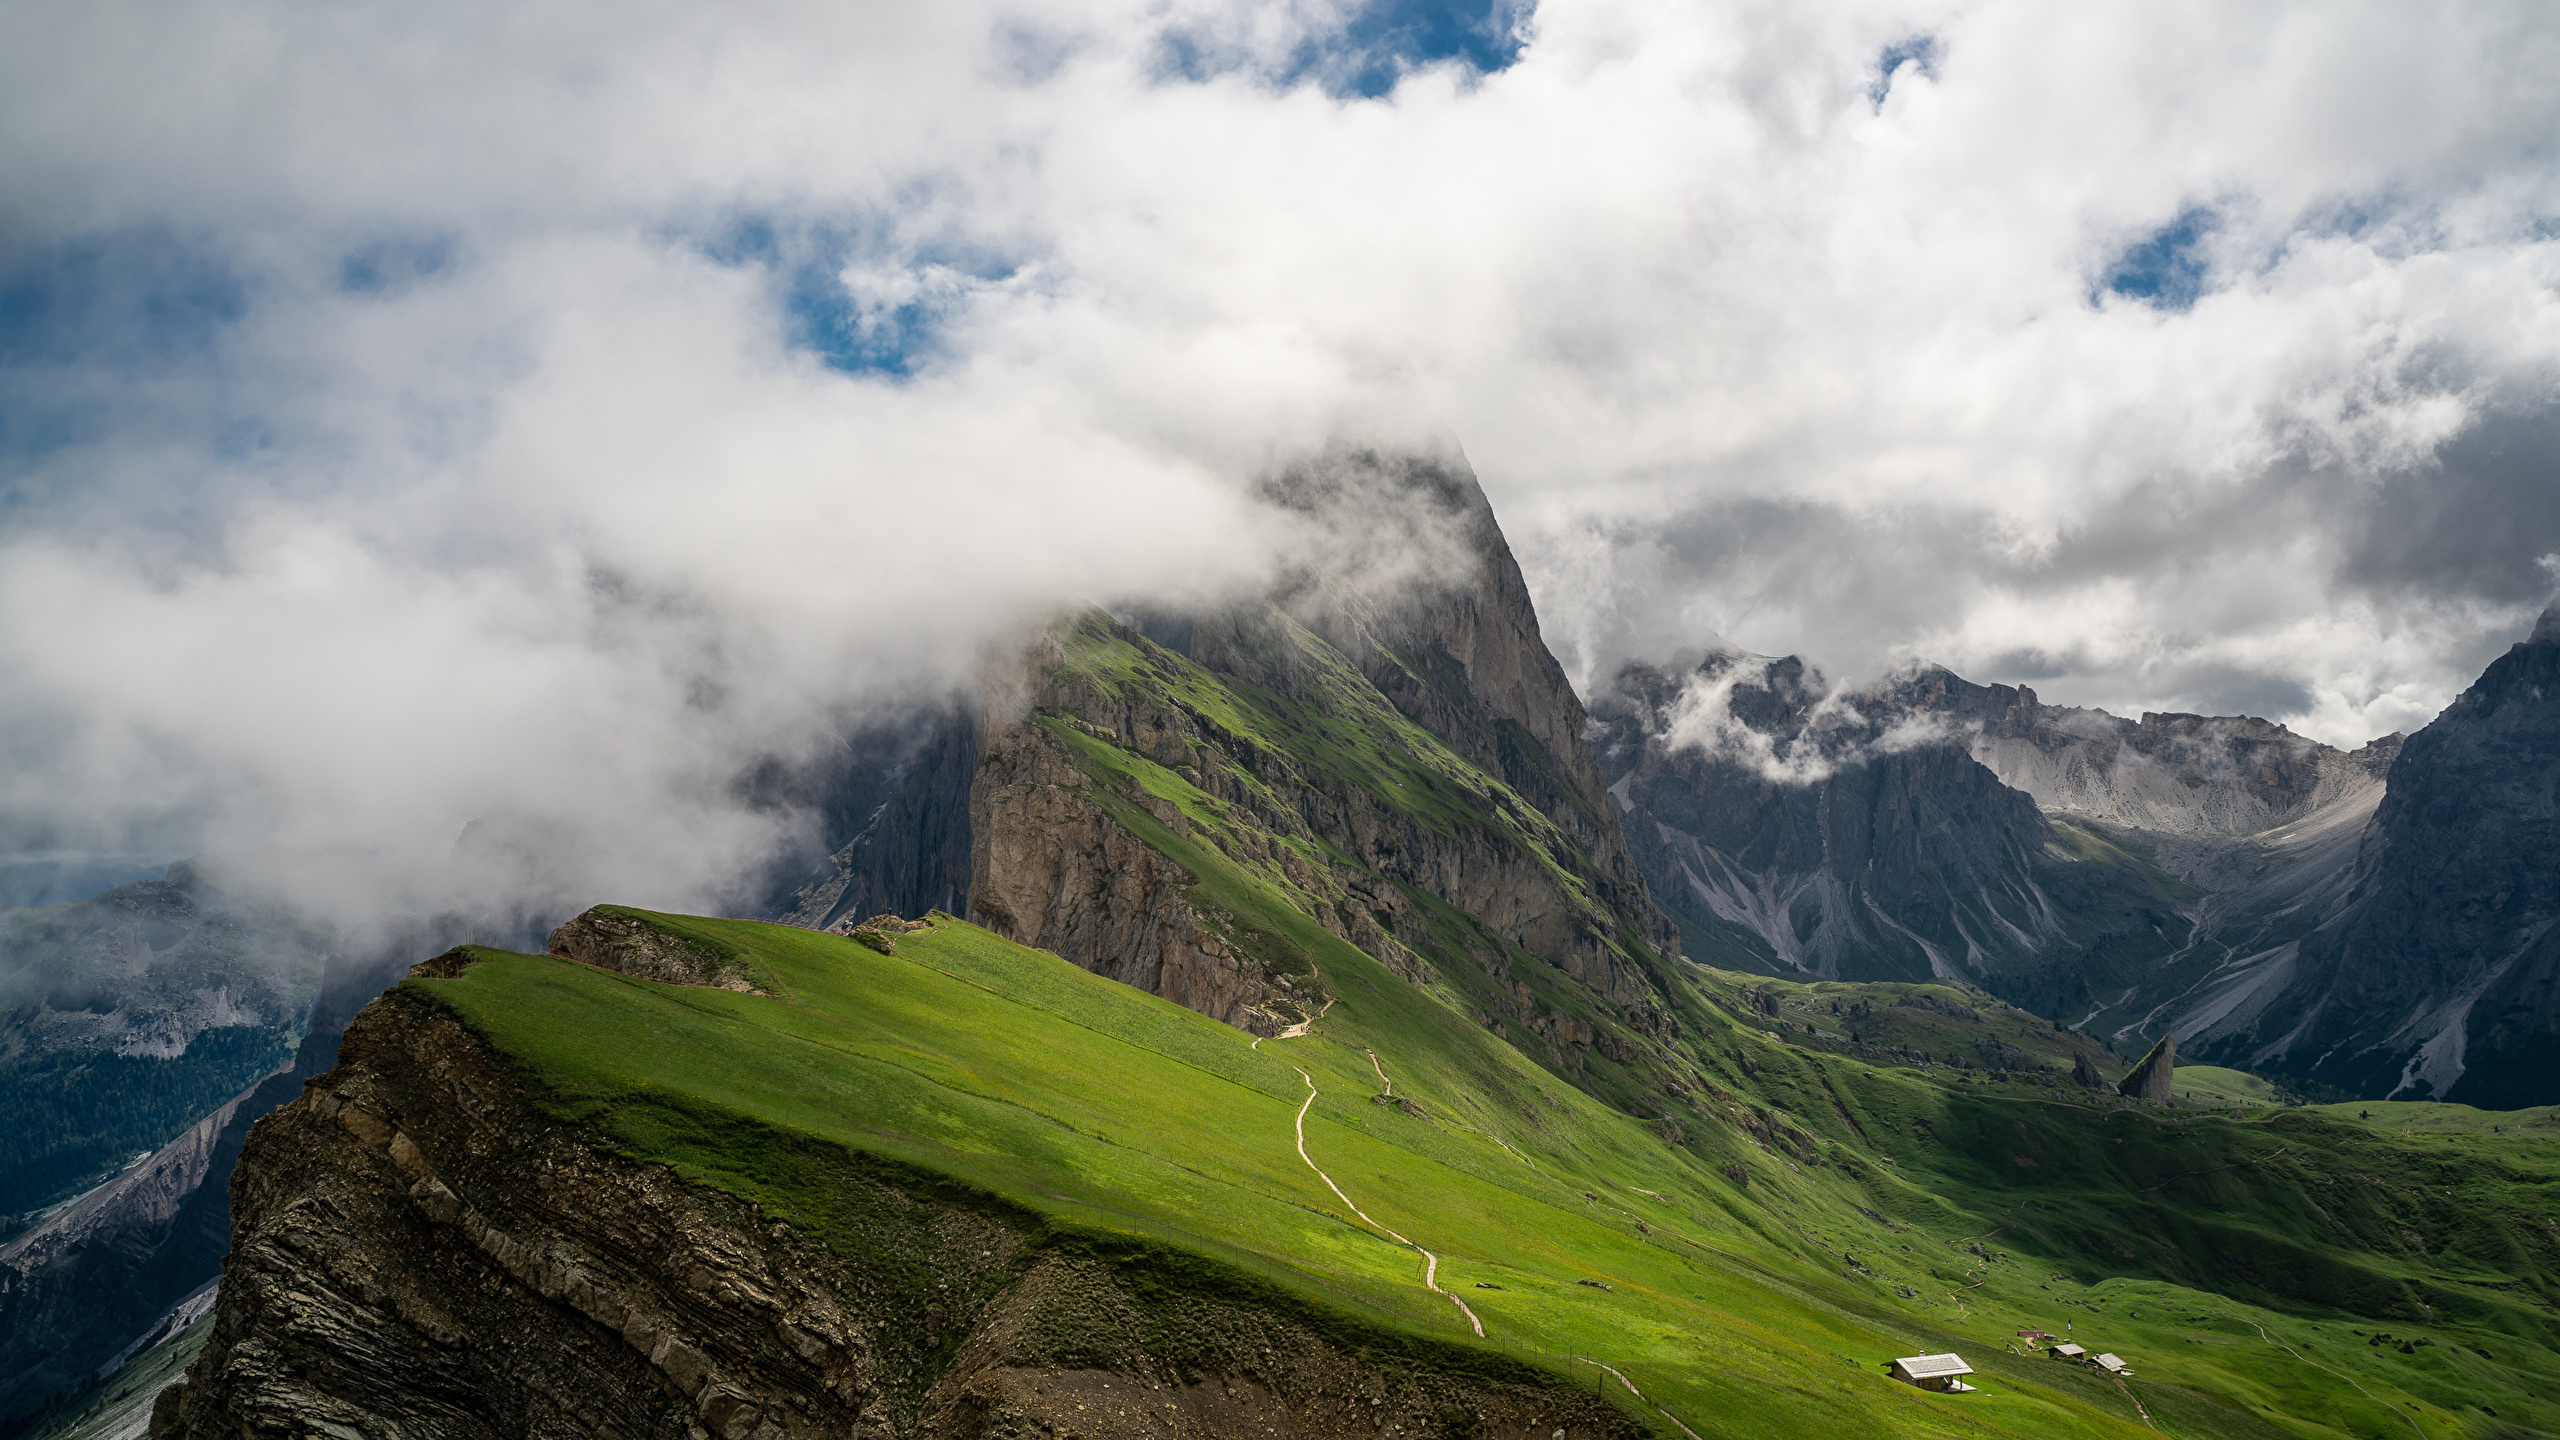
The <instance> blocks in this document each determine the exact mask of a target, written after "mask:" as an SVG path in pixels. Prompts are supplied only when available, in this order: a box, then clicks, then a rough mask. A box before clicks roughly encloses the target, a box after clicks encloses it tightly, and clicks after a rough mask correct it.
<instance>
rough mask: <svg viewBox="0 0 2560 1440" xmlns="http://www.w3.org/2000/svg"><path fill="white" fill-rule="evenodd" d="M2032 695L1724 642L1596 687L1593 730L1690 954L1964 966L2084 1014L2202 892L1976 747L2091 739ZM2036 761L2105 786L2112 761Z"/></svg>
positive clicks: (1743, 962)
mask: <svg viewBox="0 0 2560 1440" xmlns="http://www.w3.org/2000/svg"><path fill="white" fill-rule="evenodd" d="M2004 699H2005V700H2007V702H2008V704H2007V705H2006V706H2005V707H2004V706H2002V705H2001V702H2002V701H2003V700H2004ZM2021 708H2023V709H2025V710H2026V711H2027V712H2029V714H2030V715H2032V713H2033V711H2034V709H2035V702H2034V697H2033V696H2032V694H2028V695H2026V696H2025V697H2024V698H2023V702H2021V701H2020V699H2019V697H2018V692H2014V691H2012V692H2008V693H2007V695H2006V696H2003V695H2001V694H1998V693H1996V692H1994V691H1990V690H1986V689H1985V688H1984V687H1976V686H1969V685H1966V684H1965V683H1964V682H1963V681H1961V680H1958V679H1956V678H1955V677H1954V676H1952V675H1949V674H1947V673H1945V672H1943V671H1924V672H1919V673H1917V674H1913V675H1910V676H1906V677H1902V678H1901V679H1899V680H1898V681H1896V682H1895V683H1893V684H1891V685H1888V686H1885V687H1879V688H1878V689H1876V690H1874V691H1871V692H1866V693H1848V694H1841V693H1834V692H1833V691H1831V690H1829V689H1828V688H1827V687H1825V686H1824V685H1823V684H1822V682H1821V680H1820V678H1819V677H1818V676H1816V675H1813V674H1811V673H1809V672H1808V671H1807V670H1806V668H1805V667H1804V665H1803V663H1802V662H1801V661H1798V660H1795V659H1792V658H1790V659H1783V660H1773V659H1769V658H1767V657H1758V656H1746V655H1741V654H1737V653H1731V652H1725V653H1719V654H1714V655H1710V656H1709V657H1707V659H1706V660H1705V661H1704V662H1703V663H1701V664H1700V665H1699V666H1698V667H1696V668H1695V669H1694V670H1691V671H1689V672H1688V673H1686V674H1684V675H1680V676H1676V677H1675V676H1672V675H1668V674H1665V673H1664V672H1662V671H1660V670H1657V669H1654V668H1652V667H1650V666H1645V665H1630V666H1628V667H1626V668H1625V669H1624V670H1623V671H1621V672H1620V674H1619V675H1618V677H1617V680H1616V684H1615V685H1614V686H1613V687H1612V689H1611V690H1610V691H1609V692H1608V693H1607V694H1605V695H1604V696H1602V697H1600V698H1599V699H1598V700H1596V701H1595V703H1594V705H1593V715H1594V729H1593V745H1594V749H1595V751H1596V753H1597V755H1598V757H1599V763H1600V764H1601V766H1602V767H1603V771H1604V774H1605V775H1606V777H1607V779H1608V781H1609V786H1610V794H1611V795H1612V796H1613V797H1615V800H1616V803H1617V805H1618V807H1619V809H1620V811H1621V814H1622V818H1623V821H1624V823H1625V825H1626V830H1627V836H1628V841H1629V844H1630V846H1631V848H1632V850H1633V852H1634V854H1635V856H1636V858H1637V860H1638V863H1639V865H1640V866H1641V867H1642V869H1643V871H1644V874H1645V878H1646V880H1647V881H1648V882H1649V883H1650V885H1651V887H1652V893H1653V895H1654V897H1655V898H1656V900H1657V901H1659V902H1660V903H1661V904H1662V905H1663V907H1664V908H1665V909H1667V910H1669V911H1670V912H1671V913H1672V914H1674V915H1675V916H1678V917H1679V918H1680V919H1681V921H1682V922H1683V923H1684V928H1685V932H1686V933H1687V934H1688V935H1689V937H1690V939H1689V948H1690V950H1691V951H1692V952H1693V953H1696V954H1699V955H1702V956H1715V957H1717V961H1718V963H1722V964H1728V965H1734V966H1737V967H1738V968H1748V969H1754V970H1760V971H1762V972H1764V973H1773V974H1812V975H1819V976H1823V977H1826V978H1834V979H1859V980H1871V979H1898V980H1926V979H1932V978H1936V979H1952V980H1958V981H1963V982H1965V983H1970V984H1977V985H1980V986H1982V987H1983V988H1985V989H1987V990H1989V991H1991V992H1992V993H1994V994H1997V995H1999V996H2001V997H2002V998H2004V999H2007V1000H2011V1001H2014V1002H2016V1003H2018V1004H2021V1005H2025V1006H2027V1007H2029V1008H2031V1009H2034V1010H2036V1011H2038V1012H2039V1013H2042V1014H2047V1015H2054V1016H2061V1015H2072V1016H2078V1015H2080V1014H2084V1013H2086V1012H2087V1011H2089V1010H2091V1009H2092V1008H2094V1007H2095V1006H2096V1005H2097V1004H2099V1003H2100V1002H2099V1000H2098V999H2097V998H2096V997H2101V996H2106V997H2112V996H2114V995H2115V994H2118V993H2120V992H2122V991H2123V990H2124V989H2125V988H2126V987H2128V986H2130V985H2132V984H2134V983H2136V982H2137V981H2138V980H2139V979H2141V978H2142V977H2143V976H2145V975H2147V974H2148V973H2150V972H2151V971H2152V970H2153V969H2155V968H2156V967H2157V966H2158V965H2159V964H2160V963H2161V961H2162V960H2163V958H2164V957H2166V956H2168V955H2171V954H2173V953H2175V952H2177V951H2178V950H2179V949H2180V948H2182V947H2184V946H2185V945H2187V944H2188V943H2189V942H2190V939H2191V936H2192V931H2193V922H2192V918H2191V917H2190V915H2189V914H2188V913H2187V909H2188V902H2189V900H2191V899H2192V892H2191V891H2190V889H2189V887H2187V886H2186V885H2184V884H2182V883H2181V882H2180V881H2179V880H2178V879H2177V878H2176V877H2174V876H2171V875H2169V874H2167V873H2166V872H2164V871H2162V870H2160V869H2159V868H2158V867H2156V866H2154V865H2150V864H2148V863H2145V862H2144V861H2143V860H2142V859H2141V858H2139V857H2138V856H2137V855H2135V854H2133V853H2130V852H2127V851H2126V850H2124V849H2122V848H2121V847H2119V846H2118V845H2116V844H2115V843H2113V842H2111V841H2110V840H2109V839H2108V838H2107V837H2106V835H2105V834H2104V833H2103V832H2102V831H2101V830H2099V829H2098V828H2096V827H2094V826H2092V825H2089V824H2085V823H2077V822H2075V821H2073V820H2072V819H2069V818H2065V816H2066V815H2067V813H2068V812H2062V811H2059V807H2057V812H2055V813H2049V812H2048V811H2047V810H2045V809H2044V808H2042V807H2041V806H2040V805H2039V803H2038V802H2039V801H2040V800H2041V799H2042V798H2043V797H2042V796H2039V795H2035V794H2032V793H2030V792H2028V791H2025V790H2021V789H2018V788H2015V787H2013V786H2011V785H2008V784H2005V783H2003V781H2002V778H2001V776H2000V775H1999V773H1998V772H1996V771H1995V770H1993V769H1992V768H1991V767H1989V766H1988V765H1986V764H1984V763H1983V761H1982V759H1981V758H1979V755H1978V753H1977V747H1978V746H1980V745H1981V743H1982V737H1983V736H1984V735H1985V734H1986V733H1988V734H1991V735H1994V736H1998V737H2002V738H2007V737H2014V736H2019V735H2021V734H2023V735H2025V736H2027V737H2030V746H2032V745H2033V741H2034V740H2035V739H2043V740H2045V741H2046V742H2047V745H2048V746H2049V747H2050V748H2049V750H2040V751H2037V752H2036V753H2038V754H2040V755H2042V754H2049V753H2050V751H2055V750H2061V751H2067V749H2068V748H2069V747H2072V746H2075V745H2078V744H2080V743H2082V741H2081V735H2082V733H2083V730H2084V728H2085V727H2084V724H2083V722H2082V721H2081V720H2080V717H2079V715H2078V713H2077V712H2071V713H2070V714H2069V715H2068V717H2067V719H2066V720H2065V722H2064V724H2062V725H2056V726H2053V727H2051V728H2050V729H2049V730H2047V729H2040V728H2038V727H2035V726H2034V725H2033V722H2032V720H2029V721H2026V722H2021V721H2020V720H2019V719H2018V718H2017V715H2018V711H2019V710H2020V709H2021ZM1995 726H1998V727H2002V728H2000V729H1995V728H1994V727H1995ZM2115 748H2116V749H2117V750H2118V751H2121V750H2122V749H2123V747H2122V746H2121V745H2120V744H2119V745H2118V746H2116V747H2115ZM2108 758H2114V757H2113V756H2110V757H2108ZM2042 773H2044V774H2054V775H2067V776H2070V777H2072V778H2074V779H2076V780H2079V781H2081V782H2082V783H2083V785H2084V786H2087V788H2089V789H2092V790H2095V789H2097V788H2099V787H2097V786H2094V785H2089V784H2088V779H2089V777H2090V776H2091V775H2092V774H2093V773H2095V774H2100V775H2103V774H2105V773H2107V768H2106V767H2103V766H2102V765H2095V764H2092V763H2089V762H2088V761H2086V760H2082V761H2080V763H2076V764H2056V763H2052V762H2050V761H2048V762H2047V764H2046V765H2045V767H2044V770H2043V772H2042Z"/></svg>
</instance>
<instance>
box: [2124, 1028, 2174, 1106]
mask: <svg viewBox="0 0 2560 1440" xmlns="http://www.w3.org/2000/svg"><path fill="white" fill-rule="evenodd" d="M2177 1070H2178V1037H2177V1036H2175V1035H2163V1036H2161V1037H2160V1039H2159V1042H2158V1043H2157V1044H2155V1045H2153V1046H2152V1047H2151V1052H2150V1053H2149V1054H2147V1055H2145V1056H2143V1057H2142V1059H2141V1061H2140V1063H2138V1064H2136V1065H2135V1066H2134V1067H2133V1073H2132V1074H2130V1075H2127V1076H2125V1077H2124V1079H2123V1080H2121V1081H2119V1082H2117V1085H2116V1093H2117V1094H2119V1095H2122V1096H2125V1097H2126V1098H2128V1099H2132V1100H2150V1101H2155V1102H2163V1103H2165V1102H2166V1101H2167V1100H2168V1099H2169V1097H2170V1096H2171V1095H2172V1094H2174V1093H2175V1091H2174V1090H2173V1089H2172V1084H2171V1082H2172V1081H2173V1080H2174V1079H2175V1077H2176V1075H2177Z"/></svg>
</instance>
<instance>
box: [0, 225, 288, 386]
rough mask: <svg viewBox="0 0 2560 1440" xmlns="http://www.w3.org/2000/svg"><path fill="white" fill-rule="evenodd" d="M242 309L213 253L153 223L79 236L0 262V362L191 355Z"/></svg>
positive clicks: (239, 293)
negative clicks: (146, 226)
mask: <svg viewBox="0 0 2560 1440" xmlns="http://www.w3.org/2000/svg"><path fill="white" fill-rule="evenodd" d="M248 311H249V285H248V282H247V281H246V280H245V279H244V278H242V277H241V276H240V275H239V274H238V273H237V272H236V271H235V270H233V269H232V267H231V266H230V265H229V264H228V263H227V262H226V261H225V260H224V259H223V257H221V256H218V255H215V254H212V253H210V252H209V251H206V250H204V249H202V248H200V247H197V246H193V245H189V244H186V243H184V242H183V241H181V240H180V239H179V238H178V237H176V236H174V235H171V234H169V233H168V232H166V231H162V230H145V231H124V232H120V233H117V234H112V235H103V236H91V237H86V238H83V239H80V240H77V241H72V242H69V243H66V244H62V245H56V246H51V247H48V248H46V249H43V250H39V251H37V252H35V253H34V254H31V255H26V256H23V257H12V259H11V260H10V261H9V262H7V263H6V268H5V269H0V366H9V367H15V366H21V365H30V364H33V365H44V364H54V365H66V364H71V363H73V362H75V361H100V360H103V361H109V362H112V363H117V364H123V365H150V364H153V363H154V362H160V361H167V360H172V359H178V358H183V357H187V356H192V355H200V354H202V353H203V352H204V351H206V350H208V349H210V348H211V347H212V345H213V343H214V341H215V339H216V337H218V336H219V335H220V334H221V333H222V332H223V331H224V330H225V329H226V328H228V327H229V326H231V325H232V324H233V323H235V322H237V321H238V320H239V319H240V317H242V316H243V315H246V314H247V313H248Z"/></svg>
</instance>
